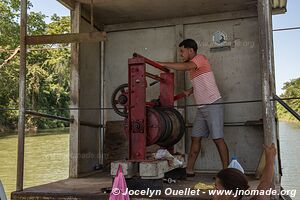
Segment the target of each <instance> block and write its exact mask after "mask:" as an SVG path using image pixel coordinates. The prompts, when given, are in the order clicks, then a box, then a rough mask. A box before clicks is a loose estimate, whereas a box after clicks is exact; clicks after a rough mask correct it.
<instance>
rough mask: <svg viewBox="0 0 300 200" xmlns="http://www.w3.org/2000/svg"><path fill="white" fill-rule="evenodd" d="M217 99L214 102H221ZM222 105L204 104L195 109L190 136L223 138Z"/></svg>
mask: <svg viewBox="0 0 300 200" xmlns="http://www.w3.org/2000/svg"><path fill="white" fill-rule="evenodd" d="M222 102H223V101H222V99H218V100H217V101H215V102H214V103H222ZM223 127H224V105H223V104H217V105H206V106H203V107H200V108H198V109H197V113H196V117H195V121H194V124H193V129H192V137H208V136H209V135H210V137H211V138H212V139H219V138H224V131H223Z"/></svg>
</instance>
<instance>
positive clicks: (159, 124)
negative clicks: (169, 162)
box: [112, 53, 185, 161]
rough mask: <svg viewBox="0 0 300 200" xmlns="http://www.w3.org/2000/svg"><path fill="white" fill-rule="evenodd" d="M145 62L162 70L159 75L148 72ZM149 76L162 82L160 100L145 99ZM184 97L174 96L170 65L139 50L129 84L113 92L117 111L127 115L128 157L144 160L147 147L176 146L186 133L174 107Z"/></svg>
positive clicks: (130, 63)
mask: <svg viewBox="0 0 300 200" xmlns="http://www.w3.org/2000/svg"><path fill="white" fill-rule="evenodd" d="M146 64H149V65H151V66H153V67H155V68H157V69H160V70H161V71H163V72H162V73H161V74H160V76H158V75H154V74H151V73H148V72H146ZM146 77H149V78H152V79H154V80H156V82H159V83H160V96H159V99H158V100H157V101H151V102H146V87H147V82H146ZM150 85H151V84H150ZM182 97H185V95H184V93H181V94H179V95H177V96H175V97H174V73H171V72H170V71H169V70H168V69H167V68H164V67H162V66H161V65H160V64H158V63H157V62H155V61H152V60H150V59H147V58H145V57H143V56H141V55H138V54H136V53H135V54H134V55H133V57H132V58H130V59H129V60H128V84H123V85H120V86H119V87H118V88H117V89H116V90H115V91H114V93H113V95H112V105H113V108H114V110H115V111H116V113H118V114H119V115H121V116H123V117H125V120H124V130H125V133H126V135H127V137H128V140H129V160H137V161H139V160H145V157H146V147H147V146H150V145H152V144H158V145H160V146H161V147H165V148H168V149H169V150H172V149H173V146H174V145H175V144H176V143H177V142H178V141H179V140H180V139H181V138H182V136H183V135H184V132H185V123H184V120H183V117H182V115H181V114H180V113H179V112H178V111H177V110H176V109H174V108H173V106H174V101H176V100H178V99H180V98H182ZM117 105H120V106H121V107H122V108H119V107H118V106H117ZM121 109H123V110H121Z"/></svg>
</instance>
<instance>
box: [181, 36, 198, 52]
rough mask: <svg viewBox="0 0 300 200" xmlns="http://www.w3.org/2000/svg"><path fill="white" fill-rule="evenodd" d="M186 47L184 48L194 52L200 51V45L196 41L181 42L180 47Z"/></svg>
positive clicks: (186, 40)
mask: <svg viewBox="0 0 300 200" xmlns="http://www.w3.org/2000/svg"><path fill="white" fill-rule="evenodd" d="M182 46H183V47H184V48H191V49H194V51H195V52H196V53H197V50H198V45H197V43H196V41H195V40H193V39H185V40H183V41H182V42H180V44H179V47H182Z"/></svg>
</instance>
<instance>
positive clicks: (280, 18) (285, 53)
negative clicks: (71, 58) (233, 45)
mask: <svg viewBox="0 0 300 200" xmlns="http://www.w3.org/2000/svg"><path fill="white" fill-rule="evenodd" d="M30 1H31V2H32V4H33V8H32V9H31V10H32V11H35V12H39V11H40V12H42V13H43V14H45V15H47V16H49V17H48V18H47V19H46V22H50V16H52V15H53V14H54V13H56V14H57V15H59V16H65V15H70V11H69V10H68V9H67V8H65V7H64V6H63V5H62V4H60V3H59V2H57V1H56V0H47V6H45V5H44V4H41V3H40V2H41V1H46V0H30ZM299 11H300V1H299V0H288V4H287V13H286V14H283V15H275V16H273V29H278V28H287V27H300V15H299ZM273 35H274V38H273V39H274V57H275V72H276V74H275V76H276V77H275V78H276V91H277V94H279V95H280V94H281V93H282V92H283V91H282V87H283V84H284V83H285V82H287V81H290V80H292V79H295V78H299V77H300V62H299V61H298V60H297V57H298V56H300V54H299V52H300V51H299V47H300V39H299V38H300V37H299V36H300V30H291V31H279V32H274V34H273Z"/></svg>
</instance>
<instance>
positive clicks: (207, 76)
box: [189, 54, 221, 107]
mask: <svg viewBox="0 0 300 200" xmlns="http://www.w3.org/2000/svg"><path fill="white" fill-rule="evenodd" d="M191 61H192V62H193V63H195V64H196V66H197V67H196V68H195V69H191V70H190V71H189V73H190V80H191V82H192V85H193V92H194V97H195V101H196V103H197V104H210V103H213V102H215V101H216V100H218V99H220V98H221V94H220V92H219V89H218V87H217V84H216V81H215V77H214V74H213V72H212V70H211V65H210V64H209V62H208V59H207V58H206V57H205V56H204V55H202V54H197V55H196V56H195V57H194V58H193V59H192V60H191ZM199 107H201V106H199Z"/></svg>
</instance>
